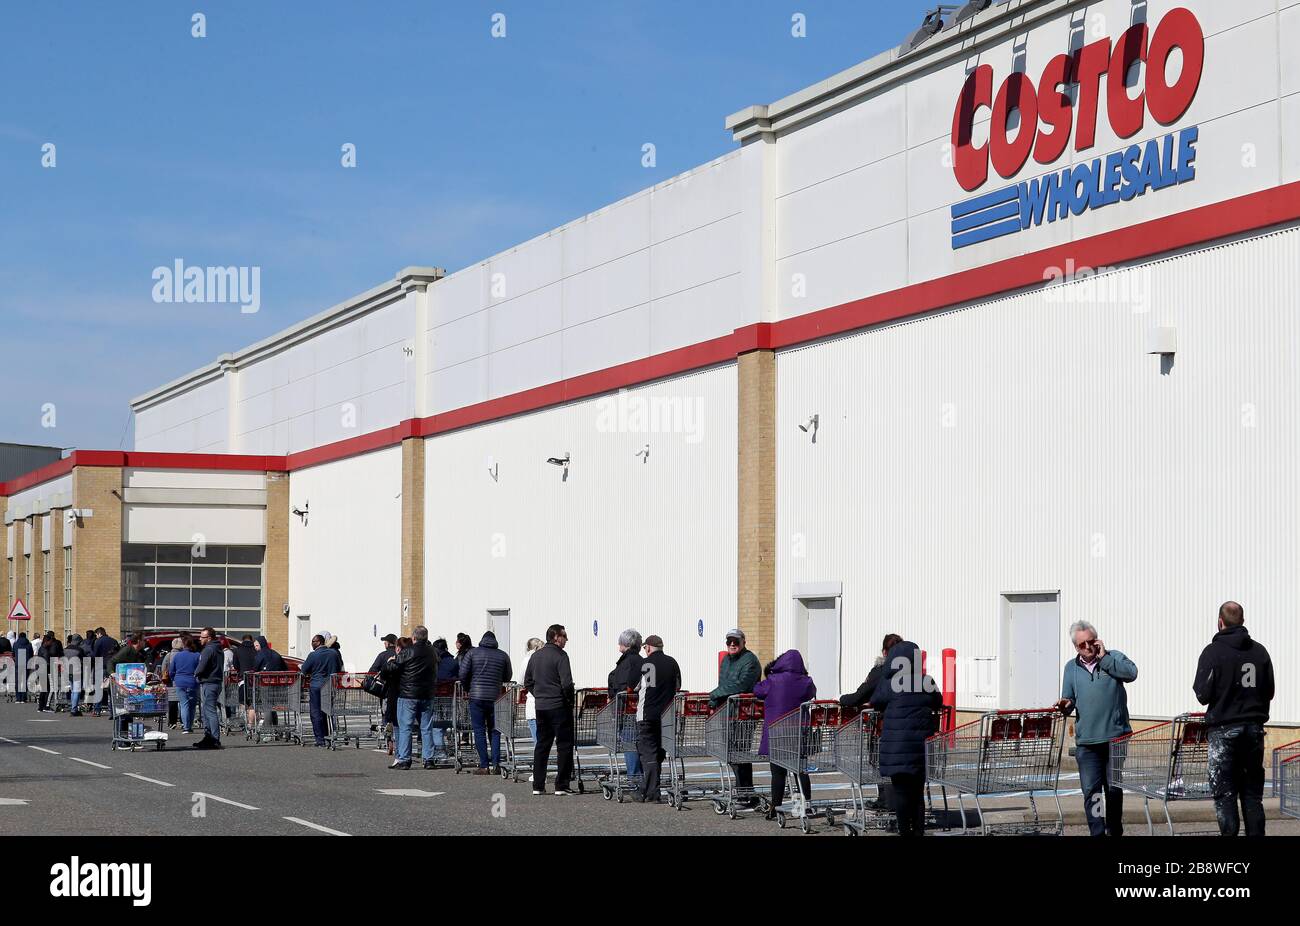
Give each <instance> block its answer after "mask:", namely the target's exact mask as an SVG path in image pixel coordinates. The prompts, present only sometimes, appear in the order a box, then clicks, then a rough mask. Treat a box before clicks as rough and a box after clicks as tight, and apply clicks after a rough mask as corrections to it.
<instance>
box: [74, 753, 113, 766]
mask: <svg viewBox="0 0 1300 926" xmlns="http://www.w3.org/2000/svg"><path fill="white" fill-rule="evenodd" d="M68 758H69V759H71V760H72V761H73V762H80V763H81V764H82V765H93V766H95V768H112V767H113V766H111V765H100V764H99V763H98V762H91V761H90V760H89V759H78V758H77V757H76V756H68Z"/></svg>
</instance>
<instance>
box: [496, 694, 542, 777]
mask: <svg viewBox="0 0 1300 926" xmlns="http://www.w3.org/2000/svg"><path fill="white" fill-rule="evenodd" d="M527 708H528V690H527V689H526V688H524V686H523V685H520V684H518V683H516V682H511V683H509V684H508V685H506V686H505V690H504V691H503V692H501V697H499V698H497V703H496V706H495V707H494V708H493V709H492V725H493V726H494V727H495V728H496V731H497V733H499V734H500V735H501V777H502V778H509V779H511V780H512V781H518V780H519V773H520V771H521V770H522V769H531V768H532V767H533V750H532V731H531V730H529V729H528V717H527Z"/></svg>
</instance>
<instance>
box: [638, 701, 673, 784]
mask: <svg viewBox="0 0 1300 926" xmlns="http://www.w3.org/2000/svg"><path fill="white" fill-rule="evenodd" d="M636 752H637V756H638V757H639V758H640V759H641V799H642V800H643V801H646V802H647V803H650V804H657V803H658V802H659V776H660V773H661V772H662V770H663V764H664V756H665V755H667V753H666V752H665V751H664V731H663V726H662V725H661V724H660V722H659V721H658V720H640V721H637V725H636Z"/></svg>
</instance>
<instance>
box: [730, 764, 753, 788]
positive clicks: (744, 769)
mask: <svg viewBox="0 0 1300 926" xmlns="http://www.w3.org/2000/svg"><path fill="white" fill-rule="evenodd" d="M731 770H732V771H733V772H735V773H736V787H737V788H750V789H752V788H753V787H754V766H752V765H749V764H745V765H733V766H732V767H731Z"/></svg>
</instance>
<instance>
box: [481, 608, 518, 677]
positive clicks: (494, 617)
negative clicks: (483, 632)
mask: <svg viewBox="0 0 1300 926" xmlns="http://www.w3.org/2000/svg"><path fill="white" fill-rule="evenodd" d="M488 630H490V631H492V633H493V634H495V635H496V638H497V648H498V649H500V650H501V652H503V653H505V654H506V655H507V656H509V657H510V668H511V669H514V667H515V664H516V663H517V662H518V660H517V659H516V657H515V652H514V650H513V649H511V648H510V646H511V642H512V641H511V639H510V609H509V608H504V609H501V610H498V611H489V612H488Z"/></svg>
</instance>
